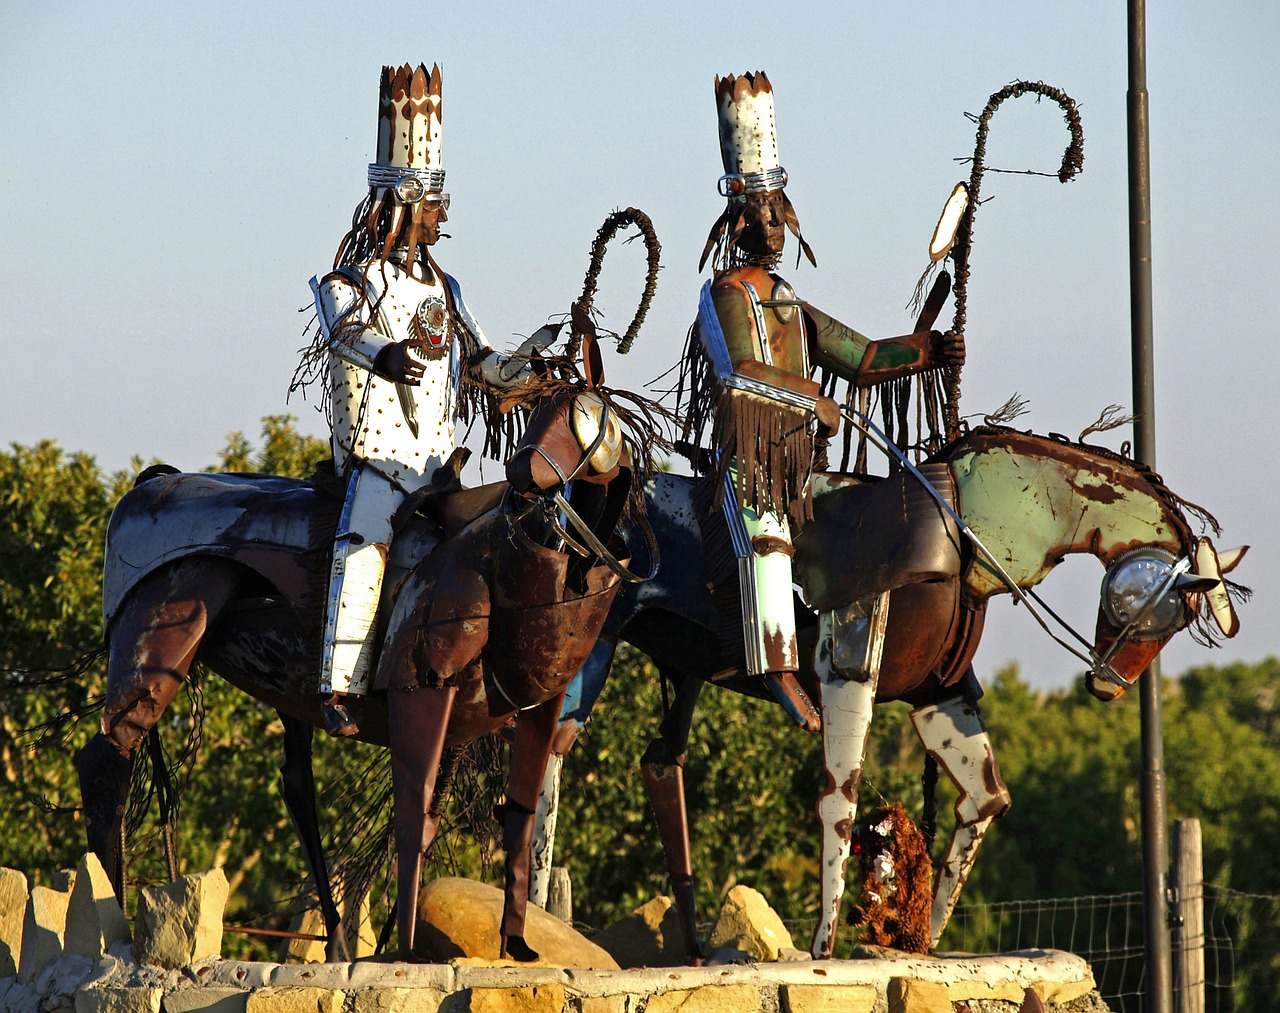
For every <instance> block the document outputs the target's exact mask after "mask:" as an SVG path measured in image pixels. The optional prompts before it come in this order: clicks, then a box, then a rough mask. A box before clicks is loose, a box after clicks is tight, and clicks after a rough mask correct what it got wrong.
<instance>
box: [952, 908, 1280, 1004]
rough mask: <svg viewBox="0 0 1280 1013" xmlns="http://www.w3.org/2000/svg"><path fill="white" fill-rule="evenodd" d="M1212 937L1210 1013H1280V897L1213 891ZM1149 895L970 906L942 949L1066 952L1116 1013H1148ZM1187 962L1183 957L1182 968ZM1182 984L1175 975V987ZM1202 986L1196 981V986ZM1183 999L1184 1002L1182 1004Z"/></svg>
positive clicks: (1208, 911)
mask: <svg viewBox="0 0 1280 1013" xmlns="http://www.w3.org/2000/svg"><path fill="white" fill-rule="evenodd" d="M1203 903H1204V934H1203V937H1202V938H1201V939H1199V940H1198V941H1197V940H1190V941H1188V945H1190V946H1196V945H1199V946H1202V948H1203V954H1204V964H1203V966H1204V975H1203V977H1204V981H1203V987H1204V1004H1203V1006H1194V1007H1185V1006H1181V1005H1180V1004H1179V1003H1178V1002H1177V1001H1175V1008H1177V1009H1183V1008H1195V1009H1204V1010H1205V1011H1206V1013H1274V1011H1277V1010H1280V896H1270V895H1262V894H1249V893H1241V892H1239V891H1236V890H1230V889H1225V888H1222V887H1215V886H1211V885H1209V884H1205V887H1204V896H1203ZM1142 919H1143V914H1142V894H1141V893H1138V892H1134V893H1121V894H1111V895H1097V896H1085V897H1061V898H1053V899H1049V900H1025V901H1007V902H1004V903H997V904H961V905H959V906H958V907H957V908H956V911H955V914H954V915H953V916H952V919H951V923H950V925H949V926H948V927H947V931H946V933H945V934H944V935H943V937H942V942H941V945H940V947H939V949H941V950H961V951H966V952H971V953H1000V952H1006V951H1009V950H1028V949H1053V950H1066V951H1069V952H1071V953H1074V954H1076V955H1078V956H1080V957H1083V958H1084V959H1085V960H1087V961H1088V962H1089V964H1090V965H1091V966H1092V968H1093V974H1094V978H1095V980H1096V981H1097V983H1098V990H1099V991H1100V992H1101V993H1102V996H1103V998H1104V999H1106V1001H1107V1004H1108V1005H1109V1006H1110V1007H1111V1009H1112V1010H1114V1011H1116V1013H1143V1011H1144V1009H1145V1001H1144V996H1145V991H1146V978H1145V960H1144V956H1145V954H1144V941H1143V926H1142ZM1181 959H1182V954H1181V953H1180V952H1178V951H1177V950H1175V952H1174V962H1175V967H1176V966H1177V964H1178V962H1179V961H1180V960H1181ZM1176 980H1177V977H1176V974H1175V981H1176ZM1190 984H1191V985H1192V986H1193V987H1194V986H1195V985H1196V984H1197V983H1196V982H1191V983H1190ZM1177 999H1178V997H1176V996H1175V1000H1177Z"/></svg>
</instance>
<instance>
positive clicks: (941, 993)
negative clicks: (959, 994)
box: [888, 978, 954, 1013]
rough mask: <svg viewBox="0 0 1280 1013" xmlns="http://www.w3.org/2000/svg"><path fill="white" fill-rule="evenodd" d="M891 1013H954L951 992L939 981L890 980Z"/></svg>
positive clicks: (915, 979)
mask: <svg viewBox="0 0 1280 1013" xmlns="http://www.w3.org/2000/svg"><path fill="white" fill-rule="evenodd" d="M888 993H889V1013H952V1010H953V1009H954V1007H953V1006H952V1004H951V995H950V991H949V989H948V988H947V986H946V985H945V984H943V983H942V982H939V981H921V980H920V979H918V978H890V979H889V988H888Z"/></svg>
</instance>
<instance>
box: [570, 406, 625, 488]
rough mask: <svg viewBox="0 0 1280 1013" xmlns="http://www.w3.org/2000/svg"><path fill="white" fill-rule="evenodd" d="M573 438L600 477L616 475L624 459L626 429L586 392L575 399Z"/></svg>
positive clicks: (611, 413) (606, 408) (607, 409)
mask: <svg viewBox="0 0 1280 1013" xmlns="http://www.w3.org/2000/svg"><path fill="white" fill-rule="evenodd" d="M571 419H572V423H573V435H574V436H575V437H577V440H578V446H580V447H581V448H582V450H583V453H586V454H588V457H587V463H588V464H590V465H591V467H592V469H593V470H594V471H596V472H598V473H599V474H604V473H605V472H607V471H612V470H613V468H614V467H615V466H616V465H617V463H618V458H619V457H621V456H622V427H621V426H620V425H619V424H618V417H617V416H616V415H614V414H613V412H612V411H611V410H610V409H609V406H608V405H607V404H605V402H604V400H603V399H602V398H601V397H600V395H598V394H593V393H592V392H591V391H584V392H583V393H581V394H579V395H578V396H577V397H575V398H574V399H573V412H572V415H571Z"/></svg>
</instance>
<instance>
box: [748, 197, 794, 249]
mask: <svg viewBox="0 0 1280 1013" xmlns="http://www.w3.org/2000/svg"><path fill="white" fill-rule="evenodd" d="M742 218H743V223H744V224H743V228H742V234H741V235H739V236H738V247H739V248H740V249H741V250H743V252H745V253H755V254H774V253H781V252H782V247H783V244H784V243H785V242H786V237H787V230H786V212H785V210H784V205H783V197H782V191H781V190H770V191H768V192H767V193H750V194H747V204H746V207H744V208H743V209H742Z"/></svg>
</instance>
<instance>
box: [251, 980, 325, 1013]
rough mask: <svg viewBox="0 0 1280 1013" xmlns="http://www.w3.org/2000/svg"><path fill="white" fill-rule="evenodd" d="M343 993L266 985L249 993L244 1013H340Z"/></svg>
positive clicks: (292, 986)
mask: <svg viewBox="0 0 1280 1013" xmlns="http://www.w3.org/2000/svg"><path fill="white" fill-rule="evenodd" d="M345 1002H346V995H345V993H343V992H335V991H333V990H332V989H328V988H311V987H308V986H305V985H285V986H283V987H277V986H274V985H268V986H267V987H266V988H260V989H257V990H256V991H254V992H250V993H249V997H248V999H247V1000H246V1001H245V1006H244V1008H245V1013H342V1007H343V1005H344V1004H345Z"/></svg>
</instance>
